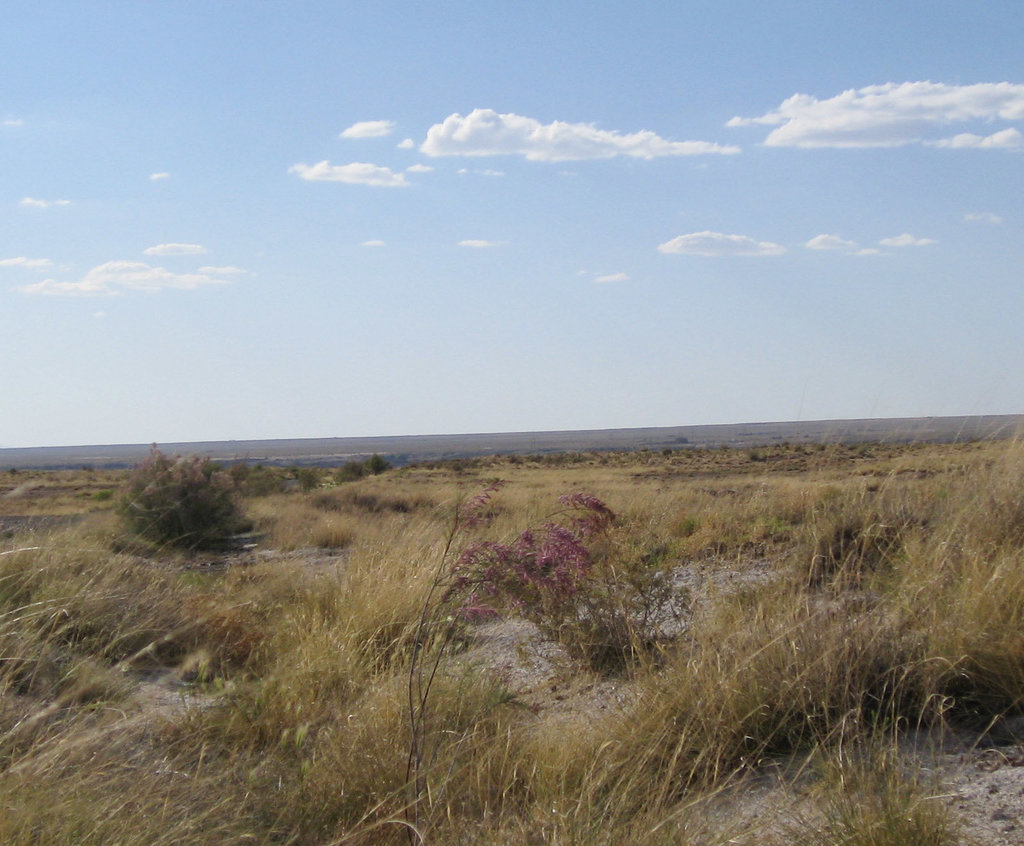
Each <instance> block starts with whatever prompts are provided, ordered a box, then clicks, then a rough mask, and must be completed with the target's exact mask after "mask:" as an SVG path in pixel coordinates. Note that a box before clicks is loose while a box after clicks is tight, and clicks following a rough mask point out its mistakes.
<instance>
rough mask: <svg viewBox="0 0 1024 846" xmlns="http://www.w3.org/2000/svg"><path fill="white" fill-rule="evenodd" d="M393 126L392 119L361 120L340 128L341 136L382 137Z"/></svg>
mask: <svg viewBox="0 0 1024 846" xmlns="http://www.w3.org/2000/svg"><path fill="white" fill-rule="evenodd" d="M394 128H395V122H394V121H393V120H361V121H359V122H358V123H353V124H352V125H351V126H350V127H348V129H344V130H342V133H341V135H340V136H339V137H341V138H383V137H384V136H385V135H390V134H391V132H392V131H393V130H394Z"/></svg>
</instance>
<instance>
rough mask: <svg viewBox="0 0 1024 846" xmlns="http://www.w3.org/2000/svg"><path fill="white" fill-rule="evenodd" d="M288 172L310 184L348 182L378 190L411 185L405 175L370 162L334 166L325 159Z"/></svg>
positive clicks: (294, 166) (292, 168)
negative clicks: (370, 186)
mask: <svg viewBox="0 0 1024 846" xmlns="http://www.w3.org/2000/svg"><path fill="white" fill-rule="evenodd" d="M288 172H289V173H296V174H298V175H299V177H300V178H301V179H305V180H308V181H309V182H347V183H348V184H350V185H373V186H376V187H378V188H405V187H407V186H408V185H409V182H408V181H407V180H406V178H405V174H403V173H395V172H394V171H393V170H391V168H389V167H382V166H380V165H375V164H369V163H368V162H352V163H351V164H347V165H332V164H331V163H330V162H329V161H327V160H326V159H325V160H324V161H322V162H320V163H318V164H315V165H307V164H296V165H292V166H291V167H290V168H289V169H288Z"/></svg>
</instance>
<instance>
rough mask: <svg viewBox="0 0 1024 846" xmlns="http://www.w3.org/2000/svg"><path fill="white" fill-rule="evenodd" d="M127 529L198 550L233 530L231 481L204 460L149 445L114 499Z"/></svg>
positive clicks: (235, 516)
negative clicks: (116, 498)
mask: <svg viewBox="0 0 1024 846" xmlns="http://www.w3.org/2000/svg"><path fill="white" fill-rule="evenodd" d="M118 510H119V511H120V514H121V516H122V518H123V519H124V521H125V522H126V524H127V525H128V528H129V529H130V530H131V531H133V532H135V533H136V534H139V535H141V536H142V537H144V538H146V539H147V540H151V541H154V542H156V543H161V544H170V545H172V546H182V547H186V548H192V549H194V548H197V547H201V546H206V545H208V544H210V543H211V542H214V541H216V540H219V539H222V538H224V537H225V536H226V535H229V534H231V533H232V532H233V531H235V530H236V529H237V528H238V524H239V522H240V519H241V514H240V511H239V508H238V503H237V499H236V491H235V483H234V479H233V478H232V477H231V475H230V474H229V473H226V472H224V471H222V470H220V469H218V468H217V466H216V465H215V464H214V463H213V462H211V461H210V460H209V459H208V458H200V457H199V456H198V455H191V456H187V457H184V458H183V457H181V456H174V457H171V456H167V455H165V454H164V453H162V452H161V451H160V450H158V449H157V448H156V446H154V447H153V448H152V449H151V450H150V453H149V456H148V457H147V458H146V460H145V461H143V462H142V463H141V464H140V465H139V466H138V467H136V468H135V470H134V471H133V472H132V474H131V476H130V477H129V479H128V482H127V483H126V484H125V487H124V490H123V491H122V494H121V499H120V502H119V508H118Z"/></svg>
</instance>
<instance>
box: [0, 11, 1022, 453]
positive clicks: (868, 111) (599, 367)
mask: <svg viewBox="0 0 1024 846" xmlns="http://www.w3.org/2000/svg"><path fill="white" fill-rule="evenodd" d="M16 5H17V6H18V8H16V9H15V8H13V7H12V8H9V9H7V10H6V11H5V15H4V25H3V27H0V319H2V329H0V365H2V373H3V379H2V382H0V446H2V447H23V446H57V445H79V444H109V443H149V442H178V441H198V440H229V439H256V438H294V437H345V436H370V435H403V434H409V435H416V434H430V433H464V432H511V431H544V430H571V429H604V428H627V427H646V426H683V425H696V424H707V423H739V422H765V421H788V420H821V419H839V418H861V417H918V416H937V415H965V414H1013V413H1021V412H1024V337H1022V335H1024V333H1022V317H1024V284H1022V282H1024V279H1022V275H1024V238H1022V237H1021V236H1022V230H1024V50H1022V49H1021V48H1020V38H1021V34H1022V33H1024V4H1022V3H1021V2H1020V0H986V2H983V3H979V2H976V0H970V1H968V0H964V2H946V0H928V2H900V0H887V1H886V2H873V0H864V1H863V2H858V3H849V2H845V0H844V2H837V0H819V2H815V3H808V2H786V1H785V0H780V1H779V2H774V1H773V0H756V2H754V1H753V0H751V1H750V2H741V0H736V1H735V2H729V1H728V0H717V2H704V1H703V0H692V1H691V2H685V1H684V0H678V1H677V2H642V0H641V2H630V3H625V2H602V0H587V2H577V0H547V1H546V2H534V1H533V0H522V2H515V3H502V4H498V3H482V2H479V0H474V2H443V0H438V2H423V0H418V1H417V2H412V1H411V0H408V1H407V2H397V0H378V1H377V2H372V3H369V2H346V3H341V2H302V0H294V2H289V3H270V2H255V0H254V2H240V1H239V2H228V0H222V2H208V0H203V2H194V0H175V1H174V2H159V1H158V0H154V1H153V2H142V0H132V2H118V1H117V0H106V2H101V0H90V2H81V0H73V1H71V0H64V2H50V1H49V0H39V2H34V3H32V4H16Z"/></svg>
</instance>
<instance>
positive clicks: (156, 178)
mask: <svg viewBox="0 0 1024 846" xmlns="http://www.w3.org/2000/svg"><path fill="white" fill-rule="evenodd" d="M149 178H150V181H152V182H158V181H160V180H161V179H170V178H171V175H170V174H169V173H168V172H167V171H166V170H161V171H160V172H159V173H151V174H150V175H149Z"/></svg>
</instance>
